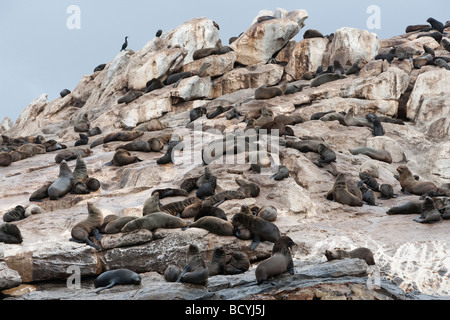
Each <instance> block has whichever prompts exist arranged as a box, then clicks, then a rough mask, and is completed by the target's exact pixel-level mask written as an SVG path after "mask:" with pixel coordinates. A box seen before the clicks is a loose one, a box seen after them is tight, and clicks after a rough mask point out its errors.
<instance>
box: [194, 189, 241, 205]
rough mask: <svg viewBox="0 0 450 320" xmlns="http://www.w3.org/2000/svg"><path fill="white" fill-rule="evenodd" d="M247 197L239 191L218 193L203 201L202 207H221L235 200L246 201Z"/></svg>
mask: <svg viewBox="0 0 450 320" xmlns="http://www.w3.org/2000/svg"><path fill="white" fill-rule="evenodd" d="M246 197H247V196H246V195H245V193H243V192H242V191H239V190H226V191H222V192H219V193H216V194H215V195H213V196H210V197H208V198H206V199H205V200H203V202H202V206H203V207H210V206H216V207H217V206H219V205H220V204H222V203H223V202H225V201H226V200H233V199H245V198H246Z"/></svg>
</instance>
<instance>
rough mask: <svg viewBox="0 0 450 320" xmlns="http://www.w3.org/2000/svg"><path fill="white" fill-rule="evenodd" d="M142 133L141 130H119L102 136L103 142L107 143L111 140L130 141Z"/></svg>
mask: <svg viewBox="0 0 450 320" xmlns="http://www.w3.org/2000/svg"><path fill="white" fill-rule="evenodd" d="M143 134H144V132H143V131H119V132H113V133H110V134H108V135H106V136H105V137H104V138H103V143H108V142H112V141H132V140H134V139H137V138H139V137H140V136H142V135H143Z"/></svg>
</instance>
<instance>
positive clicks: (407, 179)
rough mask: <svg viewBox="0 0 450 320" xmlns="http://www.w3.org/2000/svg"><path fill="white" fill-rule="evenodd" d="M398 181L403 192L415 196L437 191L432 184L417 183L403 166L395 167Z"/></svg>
mask: <svg viewBox="0 0 450 320" xmlns="http://www.w3.org/2000/svg"><path fill="white" fill-rule="evenodd" d="M397 171H398V173H399V181H400V185H401V187H402V190H403V192H405V193H409V194H415V195H419V196H421V195H423V194H425V193H427V192H430V191H437V190H438V188H437V186H436V185H435V184H434V183H432V182H426V181H417V180H416V179H415V178H414V176H413V174H412V173H411V171H410V170H409V169H408V167H407V166H405V165H400V166H398V167H397Z"/></svg>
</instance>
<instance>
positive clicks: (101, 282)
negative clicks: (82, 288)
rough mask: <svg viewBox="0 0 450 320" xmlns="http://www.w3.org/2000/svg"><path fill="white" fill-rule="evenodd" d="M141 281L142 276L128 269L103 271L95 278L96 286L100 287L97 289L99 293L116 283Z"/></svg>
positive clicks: (136, 283) (137, 282)
mask: <svg viewBox="0 0 450 320" xmlns="http://www.w3.org/2000/svg"><path fill="white" fill-rule="evenodd" d="M140 283H141V277H140V276H139V275H138V274H137V273H136V272H134V271H131V270H128V269H117V270H110V271H106V272H103V273H102V274H101V275H99V276H98V277H97V278H96V279H95V280H94V287H95V288H100V289H98V290H96V291H95V293H99V292H100V291H102V290H105V289H109V288H112V287H113V286H115V285H126V284H134V285H138V284H140Z"/></svg>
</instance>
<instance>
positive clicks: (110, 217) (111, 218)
mask: <svg viewBox="0 0 450 320" xmlns="http://www.w3.org/2000/svg"><path fill="white" fill-rule="evenodd" d="M116 219H119V216H118V215H116V214H109V215H107V216H106V217H104V218H103V222H102V225H101V227H100V228H99V229H98V231H99V232H100V233H105V228H106V226H107V225H108V223H110V222H111V221H114V220H116Z"/></svg>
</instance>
